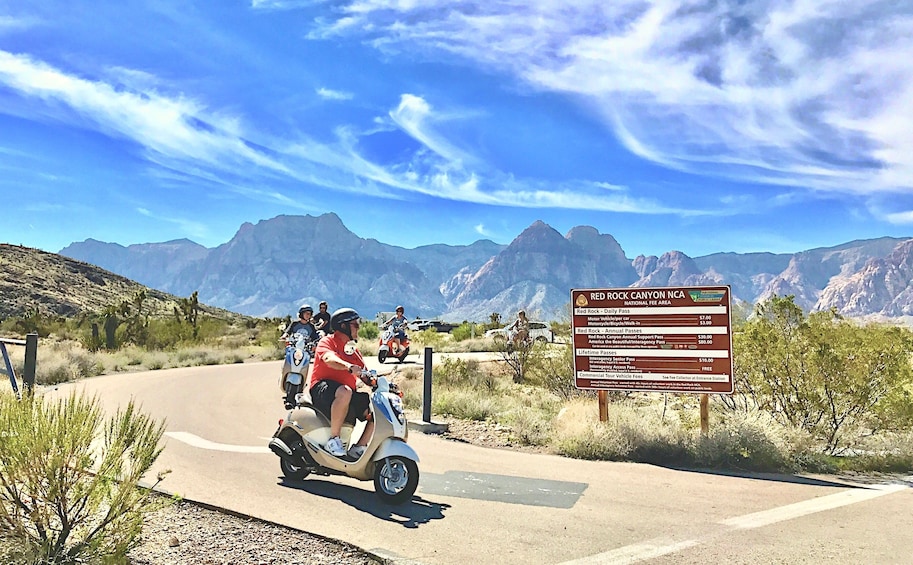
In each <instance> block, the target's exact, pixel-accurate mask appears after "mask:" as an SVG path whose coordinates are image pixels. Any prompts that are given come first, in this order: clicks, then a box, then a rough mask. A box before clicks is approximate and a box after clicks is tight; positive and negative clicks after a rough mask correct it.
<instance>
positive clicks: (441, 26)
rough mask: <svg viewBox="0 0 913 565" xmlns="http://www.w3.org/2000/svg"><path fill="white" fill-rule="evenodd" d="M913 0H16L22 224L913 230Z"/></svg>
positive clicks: (403, 235)
mask: <svg viewBox="0 0 913 565" xmlns="http://www.w3.org/2000/svg"><path fill="white" fill-rule="evenodd" d="M911 53H913V3H911V2H896V1H869V0H828V1H824V0H793V1H789V0H770V1H752V0H747V1H740V2H733V1H723V0H707V1H692V2H675V1H666V0H654V1H650V0H613V1H612V2H606V1H605V0H577V1H569V0H565V1H561V2H556V1H553V0H522V1H520V0H510V1H500V2H499V1H493V0H485V1H450V2H445V1H440V0H352V1H344V0H340V1H329V0H328V1H321V0H308V1H294V0H252V1H251V0H247V1H235V0H211V1H209V2H193V1H187V0H150V1H146V2H139V1H132V0H124V1H121V2H107V1H106V2H94V1H93V2H87V1H80V0H77V1H71V0H68V1H61V2H55V1H45V0H30V1H29V2H17V1H7V0H0V201H2V206H0V213H2V221H0V242H7V243H15V244H23V245H27V246H31V247H37V248H41V249H44V250H47V251H52V252H56V251H59V250H60V249H62V248H63V247H65V246H66V245H68V244H70V243H72V242H74V241H82V240H84V239H87V238H94V239H98V240H102V241H109V242H116V243H120V244H123V245H129V244H133V243H147V242H161V241H168V240H172V239H178V238H189V239H191V240H193V241H196V242H198V243H200V244H202V245H205V246H207V247H215V246H217V245H220V244H222V243H225V242H227V241H228V240H230V239H231V237H232V236H233V235H234V234H235V232H236V231H237V230H238V229H239V227H240V226H241V224H242V223H244V222H251V223H256V222H258V221H260V220H264V219H268V218H272V217H274V216H277V215H279V214H310V215H319V214H322V213H325V212H335V213H336V214H338V215H339V217H340V218H341V219H342V221H343V222H344V223H345V225H346V226H347V227H348V228H349V229H351V230H352V231H353V232H355V233H356V234H358V235H359V236H362V237H372V238H375V239H378V240H380V241H382V242H384V243H390V244H395V245H401V246H404V247H416V246H419V245H425V244H430V243H446V244H451V245H458V244H469V243H472V242H473V241H476V240H478V239H491V240H493V241H496V242H498V243H509V242H510V241H511V240H512V239H513V238H514V237H516V236H517V235H518V234H519V233H520V232H521V231H522V230H523V229H525V228H526V227H528V226H529V225H530V224H532V223H533V222H534V221H536V220H542V221H544V222H546V223H547V224H549V225H551V226H552V227H554V228H555V229H557V230H558V231H559V232H561V233H566V232H567V231H568V230H569V229H570V228H572V227H574V226H577V225H591V226H594V227H596V228H597V229H598V230H599V231H600V232H602V233H610V234H612V235H613V236H615V238H616V239H617V240H618V242H619V243H620V244H621V246H622V248H623V249H624V250H625V252H626V253H627V255H628V256H629V257H635V256H637V255H641V254H643V255H659V254H662V253H663V252H666V251H670V250H679V251H682V252H684V253H686V254H688V255H690V256H692V257H697V256H701V255H706V254H709V253H714V252H719V251H735V252H740V253H744V252H753V251H772V252H778V253H780V252H795V251H801V250H804V249H809V248H814V247H822V246H831V245H837V244H840V243H844V242H846V241H850V240H854V239H865V238H874V237H881V236H896V237H907V236H913V195H911V188H913V56H911Z"/></svg>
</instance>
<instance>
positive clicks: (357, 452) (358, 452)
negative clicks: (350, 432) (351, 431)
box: [349, 445, 365, 459]
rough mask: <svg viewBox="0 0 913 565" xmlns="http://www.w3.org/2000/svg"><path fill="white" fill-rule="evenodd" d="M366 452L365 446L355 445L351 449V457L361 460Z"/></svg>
mask: <svg viewBox="0 0 913 565" xmlns="http://www.w3.org/2000/svg"><path fill="white" fill-rule="evenodd" d="M364 452H365V446H363V445H353V446H352V447H350V448H349V457H351V458H352V459H360V458H361V456H362V455H363V454H364Z"/></svg>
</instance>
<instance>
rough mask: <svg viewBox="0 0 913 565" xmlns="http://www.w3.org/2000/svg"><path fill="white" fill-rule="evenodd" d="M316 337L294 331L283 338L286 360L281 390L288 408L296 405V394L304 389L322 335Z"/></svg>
mask: <svg viewBox="0 0 913 565" xmlns="http://www.w3.org/2000/svg"><path fill="white" fill-rule="evenodd" d="M315 337H316V339H310V340H309V339H307V337H306V336H305V335H303V334H300V333H293V334H291V335H289V336H288V337H286V338H285V339H283V340H282V341H285V362H284V363H282V373H281V374H280V376H279V390H281V391H282V394H283V400H284V401H285V407H286V409H290V408H294V407H295V395H297V394H300V393H301V392H302V391H303V390H304V382H305V381H306V380H307V373H308V367H310V365H311V357H313V355H314V347H315V346H316V345H317V340H319V339H320V335H317V336H315Z"/></svg>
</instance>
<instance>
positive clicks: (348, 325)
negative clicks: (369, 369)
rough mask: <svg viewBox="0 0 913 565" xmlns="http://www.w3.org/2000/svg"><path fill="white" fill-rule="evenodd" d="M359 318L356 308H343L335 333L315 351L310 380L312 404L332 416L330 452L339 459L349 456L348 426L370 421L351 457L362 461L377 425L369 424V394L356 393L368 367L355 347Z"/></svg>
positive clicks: (332, 323) (333, 322)
mask: <svg viewBox="0 0 913 565" xmlns="http://www.w3.org/2000/svg"><path fill="white" fill-rule="evenodd" d="M358 327H359V317H358V312H356V311H355V310H353V309H352V308H340V309H339V310H336V311H335V312H333V315H332V316H331V317H330V329H332V330H333V333H331V334H330V335H327V336H325V337H323V338H322V339H321V340H320V342H319V343H318V344H317V349H316V350H315V351H314V364H313V366H312V367H311V374H310V376H309V377H308V389H309V390H310V392H311V401H312V402H313V403H314V406H316V407H317V409H318V410H320V411H321V412H322V413H324V414H328V415H329V416H330V434H331V436H332V437H330V439H329V441H327V444H326V446H325V448H326V450H327V451H329V452H330V453H331V454H333V455H335V456H336V457H341V456H343V455H345V454H346V451H345V448H344V447H343V445H342V440H341V439H340V438H339V434H340V432H341V431H342V425H343V423H344V422H349V423H350V424H352V425H355V422H356V420H362V421H366V422H367V423H366V424H365V431H364V433H362V434H361V437H360V438H359V439H358V442H357V443H356V444H355V445H353V446H352V447H351V448H350V449H349V455H350V456H351V457H354V458H356V459H357V458H359V457H361V455H362V453H364V451H365V446H366V445H368V440H369V439H370V438H371V435H372V434H373V433H374V421H373V420H369V419H368V416H369V415H370V402H371V399H370V397H369V396H368V393H366V392H355V389H356V388H357V387H358V381H357V380H356V375H360V373H361V370H362V369H364V367H365V361H364V359H363V358H362V356H361V353H360V352H359V351H358V349H357V348H356V347H355V343H356V340H357V339H358Z"/></svg>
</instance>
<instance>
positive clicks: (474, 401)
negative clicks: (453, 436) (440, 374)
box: [431, 388, 503, 421]
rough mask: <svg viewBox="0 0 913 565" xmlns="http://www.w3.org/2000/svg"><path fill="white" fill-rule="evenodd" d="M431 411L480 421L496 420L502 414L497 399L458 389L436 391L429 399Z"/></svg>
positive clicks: (500, 405)
mask: <svg viewBox="0 0 913 565" xmlns="http://www.w3.org/2000/svg"><path fill="white" fill-rule="evenodd" d="M431 410H432V411H433V412H434V413H436V414H445V415H449V416H454V417H457V418H462V419H464V420H480V421H483V420H489V419H496V417H497V415H498V414H501V413H502V412H503V408H502V403H501V401H500V398H499V397H497V396H486V395H479V394H478V393H477V392H475V391H472V390H464V389H459V388H449V389H441V390H436V391H435V392H434V394H433V395H432V397H431Z"/></svg>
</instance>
